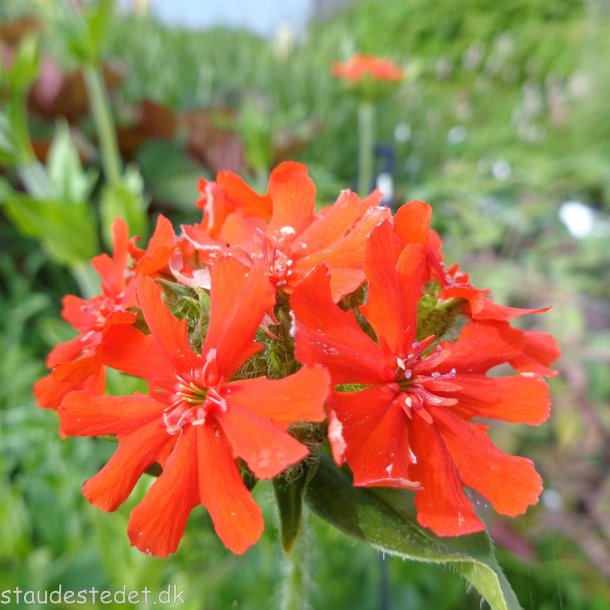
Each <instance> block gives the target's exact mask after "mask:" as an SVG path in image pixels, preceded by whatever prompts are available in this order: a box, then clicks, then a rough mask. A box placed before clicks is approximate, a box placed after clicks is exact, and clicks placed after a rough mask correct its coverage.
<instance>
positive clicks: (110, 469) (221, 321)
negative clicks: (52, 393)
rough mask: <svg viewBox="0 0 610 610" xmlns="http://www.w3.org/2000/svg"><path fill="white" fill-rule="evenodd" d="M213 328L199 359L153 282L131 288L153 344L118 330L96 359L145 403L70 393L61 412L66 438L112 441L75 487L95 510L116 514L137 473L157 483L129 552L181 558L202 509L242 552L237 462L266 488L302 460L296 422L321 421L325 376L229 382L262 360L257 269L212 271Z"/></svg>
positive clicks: (255, 528) (262, 299) (249, 515)
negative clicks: (141, 383) (143, 389)
mask: <svg viewBox="0 0 610 610" xmlns="http://www.w3.org/2000/svg"><path fill="white" fill-rule="evenodd" d="M211 274H212V295H211V312H210V316H211V318H210V325H209V328H208V331H207V335H206V338H205V342H204V345H203V348H202V351H201V354H197V353H195V352H194V351H193V350H192V348H191V346H190V344H189V339H188V334H187V326H186V323H185V322H184V321H180V320H178V319H177V318H175V317H174V316H172V314H171V313H170V312H169V310H168V309H167V308H166V306H165V305H164V303H163V299H162V295H161V291H160V289H159V287H158V286H157V285H156V283H155V282H154V280H152V279H150V278H147V277H141V278H140V279H139V280H138V297H139V302H140V306H141V308H142V313H143V315H144V319H145V320H146V323H147V324H148V327H149V329H150V334H144V333H143V332H140V331H139V330H137V329H136V328H135V327H133V326H129V327H126V326H123V327H120V328H119V327H115V328H113V329H110V330H109V331H108V333H107V334H106V337H105V339H104V343H103V346H102V348H101V353H102V358H103V360H104V362H105V363H106V364H107V365H109V366H112V367H113V368H116V369H118V370H121V371H123V372H125V373H128V374H131V375H135V376H136V377H141V378H142V379H146V380H147V381H148V383H149V394H148V395H142V394H138V393H136V394H134V395H132V396H103V397H101V396H100V397H92V396H89V395H87V394H86V393H84V392H75V393H72V394H70V395H69V396H68V397H67V398H66V399H65V401H64V403H63V406H62V409H61V410H60V411H59V414H60V419H61V429H62V431H63V432H64V433H65V434H69V435H80V436H93V435H101V434H115V435H117V437H118V439H119V447H118V449H117V451H116V452H115V454H114V455H113V457H112V458H111V459H110V461H109V462H108V463H107V464H106V466H105V467H104V468H103V469H102V470H101V471H100V472H99V473H98V474H97V475H96V476H95V477H93V478H92V479H90V480H89V481H87V483H85V485H84V494H85V496H86V497H87V498H88V499H89V500H90V501H91V502H92V503H93V504H95V505H97V506H99V507H100V508H102V509H104V510H109V511H112V510H115V509H116V508H117V507H118V506H119V505H120V504H122V503H123V502H124V501H125V500H126V499H127V497H128V496H129V494H130V493H131V490H132V488H133V487H134V485H135V483H136V482H137V480H138V479H139V478H140V476H141V475H142V474H143V473H144V471H145V470H146V469H147V468H148V467H149V466H150V465H151V464H153V463H155V462H157V463H159V464H160V465H161V466H162V468H163V472H162V474H161V475H160V476H159V478H158V479H157V480H156V481H155V483H154V484H153V485H152V487H151V488H150V490H149V492H148V493H147V495H146V497H145V498H144V500H143V501H142V502H141V503H140V504H139V505H138V506H137V507H136V508H135V509H134V511H133V512H132V514H131V519H130V521H129V528H128V529H129V537H130V540H131V543H132V544H133V545H135V546H137V547H138V548H139V549H141V550H143V551H145V552H148V553H151V554H153V555H157V556H161V557H163V556H167V555H168V554H169V553H172V552H174V551H175V550H176V548H177V547H178V544H179V541H180V538H181V536H182V533H183V531H184V528H185V527H186V522H187V519H188V515H189V513H190V512H191V510H192V509H193V508H194V507H195V506H197V505H198V504H202V505H204V506H205V507H207V509H208V511H209V513H210V516H211V518H212V521H213V523H214V526H215V528H216V531H217V533H218V535H219V536H220V537H221V538H222V540H223V542H224V543H225V545H226V546H227V547H228V548H229V549H231V550H232V551H234V552H236V553H242V552H244V551H245V550H246V549H247V548H248V547H249V546H250V545H252V544H253V543H254V542H256V540H257V539H258V538H259V536H260V534H261V531H262V529H263V520H262V517H261V513H260V509H259V507H258V506H257V505H256V503H255V502H254V500H253V499H252V497H251V495H250V493H249V491H248V490H247V488H246V487H245V485H244V483H243V481H242V477H241V475H240V471H239V467H238V465H237V462H236V460H237V459H238V458H239V459H243V460H244V461H245V462H246V463H247V464H248V466H249V468H250V469H251V470H252V472H253V473H254V474H255V475H256V476H257V477H258V478H271V477H274V476H276V475H277V474H279V473H280V472H282V471H283V470H284V469H286V468H287V467H288V466H290V465H291V464H294V463H296V462H298V461H299V460H301V459H303V458H304V457H305V456H306V455H307V454H308V449H307V447H306V446H305V445H302V444H301V443H299V442H298V441H296V440H295V439H294V438H293V437H292V436H290V435H289V434H288V433H287V431H286V430H287V427H288V425H289V424H291V423H292V422H295V421H298V420H307V421H320V420H322V419H323V418H324V408H323V405H324V401H325V399H326V396H327V393H328V384H329V380H328V374H327V372H326V371H325V370H324V369H323V368H322V367H320V366H311V367H304V368H302V369H301V370H300V371H299V372H298V373H296V374H294V375H291V376H289V377H286V378H284V379H281V380H277V381H272V380H269V379H266V378H264V377H259V378H254V379H247V380H240V381H229V380H230V378H231V377H232V376H233V375H234V373H235V371H236V370H237V369H238V368H239V367H240V366H241V364H242V363H244V362H245V361H246V360H247V359H248V358H249V357H250V356H252V355H254V354H256V353H257V352H258V351H260V350H261V349H262V346H261V345H259V344H257V343H255V342H254V341H253V337H254V333H255V331H256V330H257V328H258V326H259V324H260V321H261V319H262V318H263V315H264V314H265V312H267V311H268V310H270V309H271V308H272V307H273V304H274V302H275V291H274V290H273V287H272V286H271V285H270V283H269V281H268V280H267V278H266V277H265V273H264V271H263V270H262V269H261V267H259V266H254V267H252V268H250V269H248V268H246V267H244V266H243V265H241V264H240V263H239V262H238V261H236V260H234V259H231V258H225V259H222V260H220V261H218V262H217V263H216V264H215V265H214V266H213V268H212V270H211Z"/></svg>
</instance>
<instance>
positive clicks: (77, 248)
mask: <svg viewBox="0 0 610 610" xmlns="http://www.w3.org/2000/svg"><path fill="white" fill-rule="evenodd" d="M5 210H6V213H7V215H8V217H9V218H10V220H11V221H12V222H13V223H14V224H15V226H16V227H17V229H19V231H21V232H22V233H23V234H24V235H28V236H30V237H35V238H36V239H38V240H40V242H41V243H42V245H43V246H44V248H45V249H46V250H47V252H48V253H49V255H50V256H51V257H52V258H53V259H55V260H56V261H57V262H60V263H63V264H66V265H69V266H72V267H74V266H79V265H81V264H82V263H84V262H86V261H88V260H89V259H90V258H91V257H92V256H94V255H95V254H96V253H97V251H98V242H97V234H96V225H95V218H94V216H93V214H92V213H91V210H90V208H89V206H88V204H87V203H85V202H80V203H65V202H64V201H58V200H56V199H34V198H33V197H30V196H28V195H24V194H21V193H15V192H12V193H9V195H8V197H7V199H6V203H5Z"/></svg>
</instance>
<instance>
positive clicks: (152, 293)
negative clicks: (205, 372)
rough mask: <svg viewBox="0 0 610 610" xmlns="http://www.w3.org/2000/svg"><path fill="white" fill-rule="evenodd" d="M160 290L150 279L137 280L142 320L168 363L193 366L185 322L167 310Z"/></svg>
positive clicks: (193, 355) (143, 277) (193, 358)
mask: <svg viewBox="0 0 610 610" xmlns="http://www.w3.org/2000/svg"><path fill="white" fill-rule="evenodd" d="M161 294H162V292H161V288H160V286H159V285H158V284H157V282H155V280H153V279H152V278H150V277H146V276H142V277H140V278H138V298H139V301H140V306H141V307H142V313H143V314H144V319H145V320H146V323H147V324H148V328H149V329H150V332H151V335H152V337H153V338H154V339H155V341H156V342H157V345H158V346H159V349H160V350H161V351H163V352H164V353H165V359H166V360H167V361H168V362H183V363H187V364H191V365H193V366H195V365H196V364H197V363H196V355H195V353H194V352H193V349H192V348H191V345H190V343H189V340H188V328H187V324H186V321H185V320H178V318H176V317H175V316H173V315H172V314H171V313H170V312H169V309H167V307H166V305H165V303H164V302H163V299H162V297H161Z"/></svg>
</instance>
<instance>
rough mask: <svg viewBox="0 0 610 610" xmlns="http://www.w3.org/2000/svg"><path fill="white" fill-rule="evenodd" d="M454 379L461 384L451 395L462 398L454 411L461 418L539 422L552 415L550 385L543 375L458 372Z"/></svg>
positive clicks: (527, 422)
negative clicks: (466, 373)
mask: <svg viewBox="0 0 610 610" xmlns="http://www.w3.org/2000/svg"><path fill="white" fill-rule="evenodd" d="M451 381H452V382H453V381H454V382H455V383H457V384H459V385H460V386H461V389H460V390H457V391H452V392H450V395H451V396H453V397H455V398H457V399H458V401H459V402H458V404H457V406H456V407H454V408H452V410H453V411H456V412H459V413H460V415H461V416H462V417H467V418H472V417H484V418H486V419H502V420H504V421H510V422H515V423H521V424H532V425H538V424H541V423H542V422H543V421H545V420H546V419H547V418H548V416H549V413H550V409H551V401H550V399H549V388H548V386H547V384H546V383H545V382H544V381H543V380H542V379H540V378H537V377H523V376H521V375H514V376H512V377H485V376H484V375H456V376H455V377H454V378H453V379H452V380H451Z"/></svg>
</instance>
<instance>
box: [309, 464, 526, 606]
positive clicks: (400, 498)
mask: <svg viewBox="0 0 610 610" xmlns="http://www.w3.org/2000/svg"><path fill="white" fill-rule="evenodd" d="M306 501H307V504H308V505H309V507H310V508H311V509H312V510H313V511H314V512H315V513H316V514H318V515H319V516H320V517H322V518H323V519H325V520H326V521H328V522H330V523H331V524H332V525H334V526H335V527H337V528H338V529H340V530H342V531H343V532H345V533H346V534H348V535H350V536H352V537H354V538H357V539H358V540H362V541H364V542H368V543H369V544H371V545H372V546H374V547H376V548H378V549H380V550H381V551H383V552H384V553H388V554H390V555H397V556H399V557H402V558H403V559H412V560H415V561H423V562H429V563H445V564H449V565H450V566H451V567H452V568H453V569H454V570H455V571H457V572H458V573H459V574H461V575H462V576H463V577H464V578H466V579H467V580H469V581H470V582H471V583H472V584H473V585H474V586H475V587H476V589H477V590H478V591H479V593H480V594H481V595H482V596H483V597H484V598H485V600H486V601H487V602H488V603H489V605H490V607H491V609H492V610H520V609H521V606H520V605H519V602H518V600H517V598H516V596H515V594H514V593H513V591H512V589H511V587H510V585H509V584H508V581H507V580H506V578H505V576H504V574H503V573H502V570H501V569H500V567H499V565H498V563H497V562H496V559H495V557H494V554H493V548H492V545H491V541H490V539H489V536H488V535H487V533H485V532H483V533H480V534H471V535H468V536H459V537H456V538H439V537H438V536H435V535H434V534H433V533H432V532H430V531H429V530H427V529H425V528H423V527H421V526H420V525H419V524H418V523H417V520H416V512H415V507H414V505H413V495H412V493H411V492H407V491H404V490H399V489H388V488H376V489H372V488H366V489H365V488H362V487H353V486H352V483H351V480H350V477H349V476H348V475H347V473H345V472H344V471H342V470H340V469H338V468H337V467H336V466H335V465H334V463H333V462H332V460H331V459H330V458H328V457H326V456H323V457H322V459H321V461H320V464H319V466H318V468H317V470H316V472H315V474H314V475H313V476H312V478H311V481H310V482H309V485H308V486H307V491H306Z"/></svg>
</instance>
